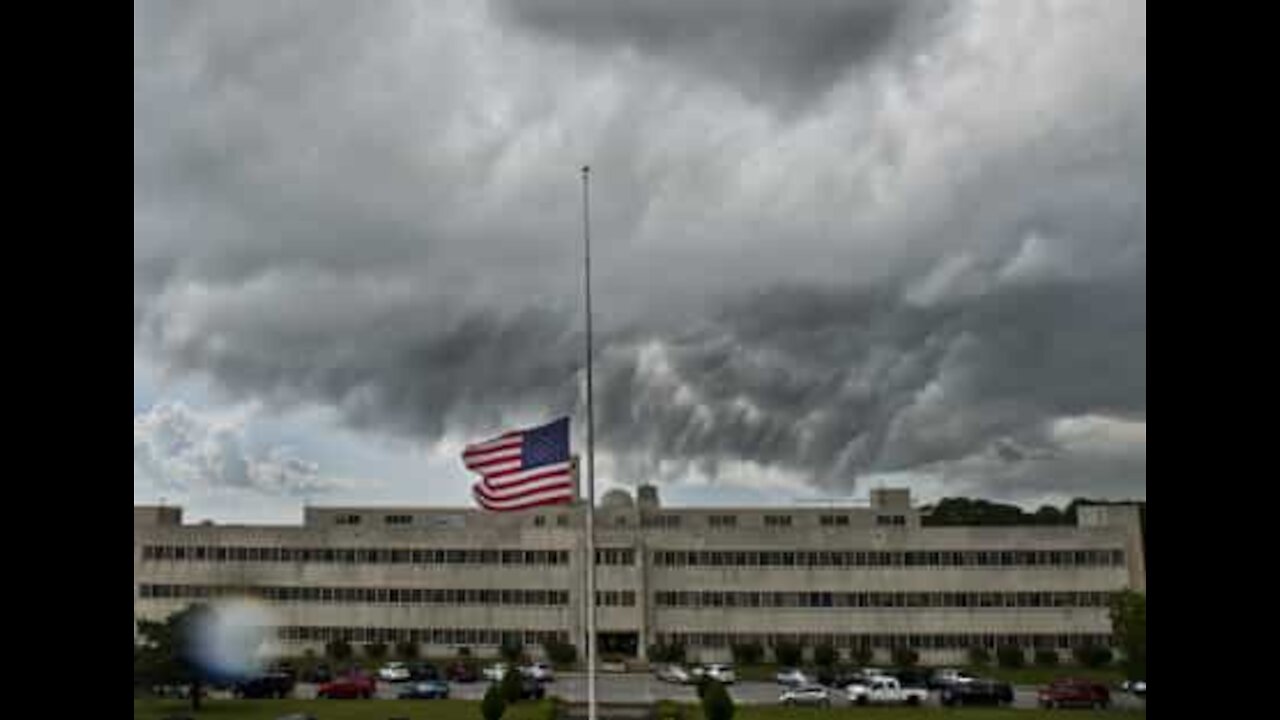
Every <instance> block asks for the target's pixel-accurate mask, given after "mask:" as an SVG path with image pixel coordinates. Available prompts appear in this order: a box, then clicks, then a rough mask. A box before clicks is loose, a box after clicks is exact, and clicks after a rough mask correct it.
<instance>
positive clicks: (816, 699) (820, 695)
mask: <svg viewBox="0 0 1280 720" xmlns="http://www.w3.org/2000/svg"><path fill="white" fill-rule="evenodd" d="M778 702H780V703H782V704H783V705H818V706H821V707H830V706H831V693H830V692H828V691H827V689H826V688H824V687H822V686H821V685H800V686H798V687H793V688H791V689H789V690H787V691H786V692H784V693H782V697H779V698H778Z"/></svg>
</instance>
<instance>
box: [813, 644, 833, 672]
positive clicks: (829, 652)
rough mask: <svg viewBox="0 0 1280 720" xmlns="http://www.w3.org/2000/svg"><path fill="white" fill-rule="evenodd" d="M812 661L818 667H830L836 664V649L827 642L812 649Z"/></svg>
mask: <svg viewBox="0 0 1280 720" xmlns="http://www.w3.org/2000/svg"><path fill="white" fill-rule="evenodd" d="M813 662H814V663H815V664H817V666H818V667H822V668H830V667H831V666H832V665H835V664H836V649H835V648H834V647H832V646H831V645H829V644H827V643H823V644H822V645H818V646H817V647H815V648H814V649H813Z"/></svg>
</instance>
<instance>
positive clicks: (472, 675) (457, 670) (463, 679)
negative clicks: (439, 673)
mask: <svg viewBox="0 0 1280 720" xmlns="http://www.w3.org/2000/svg"><path fill="white" fill-rule="evenodd" d="M444 676H445V677H446V678H448V680H449V681H450V682H456V683H473V682H475V681H477V680H479V679H480V676H479V675H478V674H477V673H476V669H475V667H474V666H472V665H470V664H468V663H464V662H456V663H454V664H452V665H450V666H449V667H448V668H446V669H445V671H444Z"/></svg>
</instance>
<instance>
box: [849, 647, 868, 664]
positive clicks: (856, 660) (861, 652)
mask: <svg viewBox="0 0 1280 720" xmlns="http://www.w3.org/2000/svg"><path fill="white" fill-rule="evenodd" d="M872 657H873V655H872V653H871V648H869V647H867V646H866V645H859V646H857V647H855V648H854V649H853V650H850V651H849V658H850V659H851V660H852V661H853V664H854V665H857V666H858V667H866V666H867V665H870V664H871V658H872Z"/></svg>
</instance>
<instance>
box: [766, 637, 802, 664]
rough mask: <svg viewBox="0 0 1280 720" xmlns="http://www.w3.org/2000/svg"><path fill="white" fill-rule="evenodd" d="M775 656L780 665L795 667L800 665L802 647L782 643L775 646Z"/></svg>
mask: <svg viewBox="0 0 1280 720" xmlns="http://www.w3.org/2000/svg"><path fill="white" fill-rule="evenodd" d="M773 656H774V657H775V658H777V660H778V664H779V665H785V666H787V667H795V666H797V665H799V664H800V656H801V650H800V646H799V645H797V644H795V643H790V642H780V643H778V644H777V645H774V646H773Z"/></svg>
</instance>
